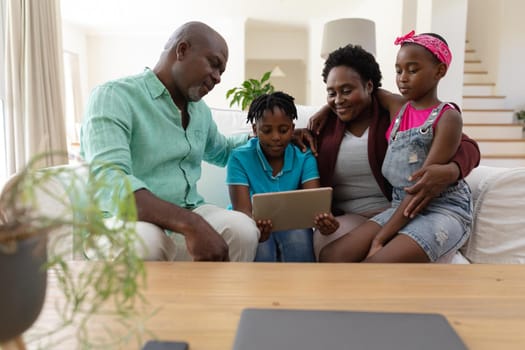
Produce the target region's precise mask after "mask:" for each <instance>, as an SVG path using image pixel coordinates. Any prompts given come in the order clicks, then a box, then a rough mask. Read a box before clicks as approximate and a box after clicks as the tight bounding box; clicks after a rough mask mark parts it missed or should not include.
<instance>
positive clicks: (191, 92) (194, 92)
mask: <svg viewBox="0 0 525 350" xmlns="http://www.w3.org/2000/svg"><path fill="white" fill-rule="evenodd" d="M200 88H201V87H200V85H199V86H192V87H190V88H189V89H188V100H190V101H191V102H197V101H199V100H200V99H201V98H202V96H201V95H200Z"/></svg>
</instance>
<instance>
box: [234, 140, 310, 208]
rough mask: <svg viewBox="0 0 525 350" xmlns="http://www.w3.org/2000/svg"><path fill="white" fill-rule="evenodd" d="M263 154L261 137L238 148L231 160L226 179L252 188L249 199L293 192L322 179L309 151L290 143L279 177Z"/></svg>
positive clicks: (285, 152)
mask: <svg viewBox="0 0 525 350" xmlns="http://www.w3.org/2000/svg"><path fill="white" fill-rule="evenodd" d="M272 173H273V169H272V167H271V166H270V164H269V163H268V160H267V159H266V157H265V156H264V153H263V151H262V149H261V146H260V144H259V139H258V138H253V139H250V140H249V141H248V142H247V143H246V144H245V145H244V146H242V147H239V148H237V149H235V150H234V151H233V152H232V154H231V157H230V160H229V161H228V167H227V175H226V182H227V184H228V185H243V186H248V187H249V188H250V198H251V196H252V195H253V194H255V193H267V192H278V191H290V190H297V189H299V188H301V185H302V184H303V183H305V182H307V181H310V180H315V179H318V178H319V171H318V170H317V161H316V159H315V157H314V155H313V154H312V152H311V151H310V150H308V151H306V152H304V153H303V152H302V151H301V150H300V149H299V148H298V147H297V146H295V145H293V144H289V145H288V146H287V147H286V149H285V151H284V164H283V168H282V170H281V171H280V172H279V174H277V175H276V176H273V175H272Z"/></svg>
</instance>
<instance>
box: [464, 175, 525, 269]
mask: <svg viewBox="0 0 525 350" xmlns="http://www.w3.org/2000/svg"><path fill="white" fill-rule="evenodd" d="M467 182H468V183H469V185H470V186H471V188H472V194H473V197H474V222H473V227H472V235H471V237H470V239H469V240H468V242H467V243H466V244H465V245H464V246H463V248H462V249H461V251H462V252H463V254H464V255H465V257H466V258H467V259H469V260H470V261H471V262H474V263H525V215H524V208H525V168H511V169H507V168H494V167H483V166H480V167H479V168H477V169H474V171H473V173H472V174H471V175H469V177H468V178H467Z"/></svg>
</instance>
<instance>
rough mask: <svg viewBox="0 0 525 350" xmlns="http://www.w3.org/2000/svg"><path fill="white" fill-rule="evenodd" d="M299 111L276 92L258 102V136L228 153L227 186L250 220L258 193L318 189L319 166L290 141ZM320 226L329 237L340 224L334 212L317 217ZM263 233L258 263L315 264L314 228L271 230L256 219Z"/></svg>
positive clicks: (254, 108) (251, 115)
mask: <svg viewBox="0 0 525 350" xmlns="http://www.w3.org/2000/svg"><path fill="white" fill-rule="evenodd" d="M295 119H297V109H296V107H295V104H294V98H293V97H292V96H290V95H288V94H286V93H284V92H280V91H278V92H274V93H272V94H267V95H262V96H259V97H258V98H256V99H255V100H254V101H253V102H252V104H251V105H250V109H249V111H248V117H247V122H249V123H251V124H252V128H253V132H254V134H255V136H256V137H255V138H252V139H250V140H249V141H248V142H247V143H246V144H245V145H244V146H241V147H239V148H237V149H235V150H234V151H233V152H232V154H231V155H230V159H229V161H228V167H227V178H226V182H227V183H228V186H229V191H230V199H231V202H232V207H233V209H234V210H237V211H241V212H243V213H245V214H246V215H248V216H250V217H251V216H252V202H251V197H252V195H254V194H256V193H267V192H277V191H290V190H297V189H301V188H302V189H306V188H316V187H320V182H319V172H318V170H317V162H316V160H315V157H314V155H313V154H312V152H311V151H309V150H308V151H306V152H304V153H303V152H302V151H301V150H300V149H299V148H298V147H296V146H294V145H293V144H291V143H290V141H291V139H292V136H293V132H294V123H293V121H294V120H295ZM315 223H316V226H318V228H319V229H320V230H323V231H324V232H326V233H327V234H328V233H331V232H333V231H335V230H336V229H337V227H338V222H337V221H336V220H335V219H334V217H333V216H332V214H331V213H325V214H322V215H318V216H317V217H316V218H315ZM257 227H258V228H259V230H260V232H261V236H260V240H259V245H258V247H257V253H256V256H255V261H283V262H292V261H293V262H313V261H315V256H314V252H313V242H312V234H313V232H312V229H311V228H308V229H296V230H287V231H275V232H272V223H271V221H270V220H259V221H257Z"/></svg>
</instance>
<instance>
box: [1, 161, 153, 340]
mask: <svg viewBox="0 0 525 350" xmlns="http://www.w3.org/2000/svg"><path fill="white" fill-rule="evenodd" d="M42 157H44V156H40V157H36V158H35V159H34V160H33V161H32V162H30V164H29V165H28V166H27V167H26V168H25V169H24V170H22V171H21V172H20V173H18V174H17V175H16V176H14V177H12V178H11V179H10V181H8V183H7V184H6V185H5V186H4V189H3V190H2V193H1V195H0V286H1V287H0V310H1V312H0V346H1V345H2V344H3V346H5V347H6V348H8V347H13V348H18V349H23V348H24V341H22V338H21V334H22V333H23V332H24V331H25V330H27V329H28V328H29V327H30V326H31V325H32V324H33V322H34V321H35V320H36V318H37V317H38V315H39V313H40V311H41V308H42V305H43V303H44V296H45V291H46V282H47V272H48V271H50V273H51V274H53V276H54V278H55V279H56V281H57V284H58V286H59V289H60V290H61V292H62V297H61V301H62V302H60V303H58V304H57V305H56V307H57V314H58V316H59V320H60V321H59V322H58V324H57V325H55V326H54V327H53V328H52V329H45V330H42V333H40V330H38V329H35V330H34V332H33V329H32V330H31V332H30V333H33V339H28V340H26V341H28V342H37V343H38V344H39V346H44V347H51V348H52V347H54V346H55V345H56V342H60V341H61V340H60V339H56V338H54V336H57V335H58V337H60V332H61V331H63V330H64V329H65V328H67V327H72V328H73V329H74V333H75V335H76V338H77V339H76V340H77V342H78V344H79V346H80V347H82V348H91V347H102V348H111V347H118V346H120V345H121V344H122V343H124V342H127V341H129V338H130V337H129V335H130V333H131V334H133V335H135V336H136V335H138V336H139V338H138V341H140V334H139V333H140V330H143V325H142V324H141V322H143V320H144V314H143V312H142V311H141V310H140V304H141V303H143V302H145V300H144V298H143V294H142V288H143V286H144V284H145V268H144V264H143V261H142V259H141V258H140V256H139V255H138V254H137V250H138V248H139V247H140V246H138V245H137V242H140V241H139V238H138V236H137V234H136V232H135V229H134V225H133V223H134V222H135V221H136V210H135V203H134V198H133V196H132V192H131V190H130V187H129V186H127V187H126V186H125V190H126V191H127V192H126V193H127V197H126V198H128V199H129V200H125V201H120V200H118V199H116V198H115V199H113V200H112V203H113V205H114V209H115V210H114V214H115V215H116V218H118V220H115V221H113V224H112V225H108V224H107V219H106V216H105V215H104V213H102V212H101V211H100V209H99V208H100V205H99V201H100V193H101V192H103V191H105V190H108V189H109V188H110V186H113V182H112V181H110V180H109V179H108V178H106V177H104V176H100V175H99V176H95V175H94V174H93V171H92V165H87V164H83V165H79V166H76V167H73V166H58V167H50V168H44V169H38V168H37V164H38V162H39V160H40V159H41V158H42ZM57 183H59V184H60V186H57ZM49 203H53V204H54V205H53V206H52V207H53V208H61V209H60V210H59V211H58V212H56V211H54V212H50V210H47V209H48V208H46V206H48V207H49ZM54 210H56V209H54ZM64 242H71V243H69V244H71V245H72V247H73V248H72V249H73V251H79V250H84V251H90V252H91V254H92V255H94V256H97V257H98V258H99V261H97V262H94V263H89V264H83V266H84V268H83V269H81V270H80V271H79V272H78V271H77V272H78V273H73V267H72V266H71V265H72V261H71V248H69V249H66V248H65V246H67V244H66V245H64ZM117 250H118V254H117V253H116V251H117ZM73 264H74V263H73ZM77 265H78V264H77ZM75 271H76V270H75ZM101 313H104V314H105V315H106V316H105V317H107V314H108V313H109V314H111V315H112V316H114V317H113V319H114V320H115V321H116V322H112V325H114V324H120V325H122V329H120V331H115V332H113V331H110V332H109V333H108V337H107V338H104V337H103V338H102V339H101V338H98V337H97V338H96V337H91V336H90V333H89V327H88V326H89V323H90V321H91V320H92V319H94V318H96V317H97V315H99V314H101ZM135 321H137V324H133V322H135ZM123 331H125V332H124V333H122V332H123ZM119 332H120V333H119ZM118 334H120V336H119V335H118Z"/></svg>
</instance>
